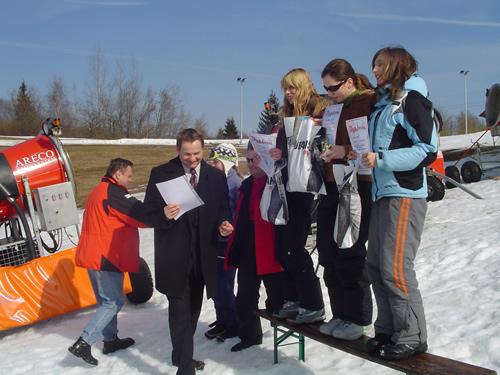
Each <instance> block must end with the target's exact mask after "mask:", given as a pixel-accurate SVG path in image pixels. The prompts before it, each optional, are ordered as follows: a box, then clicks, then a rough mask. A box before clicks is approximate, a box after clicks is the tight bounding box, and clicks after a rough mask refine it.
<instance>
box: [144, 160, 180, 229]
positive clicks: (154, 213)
mask: <svg viewBox="0 0 500 375" xmlns="http://www.w3.org/2000/svg"><path fill="white" fill-rule="evenodd" d="M158 174H159V170H158V167H155V168H153V169H152V170H151V174H150V176H149V181H148V186H147V188H146V195H145V196H144V216H145V220H146V221H147V222H148V223H150V225H151V226H153V227H155V228H162V229H168V228H170V226H171V225H172V224H173V221H174V220H168V219H167V218H166V217H165V213H164V211H163V209H164V207H165V206H166V205H167V204H166V203H165V201H164V200H163V197H162V196H161V194H160V191H159V190H158V187H157V186H156V184H157V183H158V182H161V181H160V179H159V176H158Z"/></svg>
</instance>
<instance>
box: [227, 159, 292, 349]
mask: <svg viewBox="0 0 500 375" xmlns="http://www.w3.org/2000/svg"><path fill="white" fill-rule="evenodd" d="M257 158H258V155H257V153H256V152H255V151H254V150H251V149H250V150H248V152H247V163H248V169H249V171H250V174H251V176H250V177H249V178H247V179H245V180H244V181H243V182H242V184H241V187H240V195H239V197H238V203H237V206H236V216H235V219H234V223H235V230H234V232H233V234H232V235H231V237H230V238H229V242H228V247H227V253H226V259H225V261H226V268H230V267H234V268H238V292H237V295H236V313H237V316H238V324H239V332H238V336H239V337H240V339H241V342H239V343H238V344H236V345H234V346H233V347H232V348H231V351H232V352H237V351H240V350H243V349H246V348H248V347H250V346H252V345H259V344H261V343H262V326H261V324H260V319H259V317H258V316H257V315H256V314H255V311H256V310H257V308H258V302H259V288H260V283H261V281H263V282H264V286H265V287H266V292H267V300H266V309H267V310H268V311H269V312H271V313H273V312H277V311H278V310H279V309H280V308H281V306H282V305H283V294H282V282H283V281H282V278H283V273H282V268H281V266H280V264H279V263H278V261H277V259H276V248H275V233H274V225H273V224H271V223H269V222H267V221H264V220H263V219H262V217H261V215H260V209H259V204H260V199H261V197H262V193H263V191H264V187H265V185H266V179H267V177H266V175H265V174H264V172H263V171H262V169H260V168H259V167H258V166H257V163H256V162H257V161H258V160H257Z"/></svg>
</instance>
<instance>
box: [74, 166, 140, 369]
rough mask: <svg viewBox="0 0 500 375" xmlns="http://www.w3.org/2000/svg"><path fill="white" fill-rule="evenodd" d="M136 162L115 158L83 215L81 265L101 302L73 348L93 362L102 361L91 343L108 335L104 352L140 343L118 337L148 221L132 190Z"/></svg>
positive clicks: (85, 358)
mask: <svg viewBox="0 0 500 375" xmlns="http://www.w3.org/2000/svg"><path fill="white" fill-rule="evenodd" d="M132 165H133V164H132V162H131V161H129V160H125V159H121V158H117V159H113V160H111V162H110V164H109V166H108V169H107V171H106V175H105V176H104V177H103V178H102V180H101V183H100V184H99V185H97V186H96V187H95V188H94V190H92V192H91V193H90V196H89V198H88V201H87V205H86V207H85V213H84V215H83V226H82V235H81V237H80V242H79V244H78V247H77V249H76V264H77V265H78V266H80V267H85V268H87V269H88V273H89V277H90V281H91V283H92V288H93V289H94V293H95V296H96V300H97V304H98V307H97V310H96V313H95V314H94V316H93V317H92V319H91V320H90V322H89V323H88V324H87V325H86V327H85V328H84V330H83V333H82V335H81V336H80V337H79V338H78V340H77V341H76V342H75V343H74V344H73V345H72V346H71V347H69V348H68V350H69V351H70V352H71V353H72V354H74V355H75V356H77V357H79V358H82V359H83V360H84V361H85V362H87V363H88V364H90V365H94V366H95V365H97V364H98V361H97V359H95V358H94V357H93V356H92V353H91V345H92V344H94V343H95V342H97V341H98V340H99V338H100V337H101V336H103V338H104V347H103V351H102V352H103V354H109V353H112V352H115V351H117V350H120V349H125V348H128V347H129V346H131V345H133V344H134V342H135V341H134V340H133V339H132V338H130V337H127V338H125V339H120V338H118V336H117V333H118V328H117V314H118V312H119V311H120V309H121V308H122V306H123V304H124V302H125V298H124V295H123V276H124V272H138V271H139V262H140V260H139V259H140V258H139V231H138V229H137V228H146V227H148V226H147V225H146V224H144V220H143V214H142V211H143V209H142V205H143V203H142V202H141V201H139V200H137V199H136V198H134V197H133V196H131V195H130V194H129V192H128V190H127V186H128V185H129V184H130V182H132V175H133V170H132Z"/></svg>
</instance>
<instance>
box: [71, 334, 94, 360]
mask: <svg viewBox="0 0 500 375" xmlns="http://www.w3.org/2000/svg"><path fill="white" fill-rule="evenodd" d="M68 350H69V352H70V353H71V354H73V355H74V356H76V357H78V358H81V359H83V360H84V361H85V362H87V363H88V364H89V365H92V366H97V364H98V361H97V359H95V358H94V357H93V356H92V353H91V350H90V345H89V344H87V343H86V342H85V340H83V339H82V338H81V337H79V338H78V340H76V342H75V343H74V344H73V345H71V346H70V347H69V348H68Z"/></svg>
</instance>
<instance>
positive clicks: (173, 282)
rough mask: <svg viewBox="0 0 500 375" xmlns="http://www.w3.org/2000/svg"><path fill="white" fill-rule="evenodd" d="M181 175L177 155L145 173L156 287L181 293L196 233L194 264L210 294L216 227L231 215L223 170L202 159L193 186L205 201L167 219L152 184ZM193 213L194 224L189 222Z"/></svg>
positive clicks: (176, 294) (213, 283)
mask: <svg viewBox="0 0 500 375" xmlns="http://www.w3.org/2000/svg"><path fill="white" fill-rule="evenodd" d="M183 175H184V168H183V167H182V164H181V161H180V159H179V158H178V157H177V158H175V159H172V160H170V161H169V162H168V163H166V164H162V165H160V166H157V167H154V168H153V169H152V170H151V175H150V176H149V182H148V187H147V189H146V196H145V198H144V204H145V209H146V216H147V218H148V222H151V223H152V224H153V226H154V247H155V283H156V289H157V290H158V291H159V292H161V293H164V294H166V295H168V296H172V297H179V296H181V295H182V293H183V291H184V290H185V288H186V286H187V285H188V282H189V275H190V272H191V269H192V267H193V261H194V259H193V258H194V254H195V249H193V242H195V241H193V239H194V238H195V237H193V236H197V237H196V238H198V240H199V241H198V243H199V256H200V260H199V263H198V264H201V272H202V275H203V279H204V281H205V284H206V286H207V297H208V298H210V297H212V296H213V295H214V294H215V289H216V270H217V241H218V239H219V238H220V236H219V230H218V228H219V225H220V224H221V223H222V222H223V221H224V220H230V218H231V213H230V210H229V201H228V189H227V182H226V177H225V175H224V173H223V172H221V171H219V170H217V169H216V168H214V167H212V166H210V165H208V164H207V163H206V162H205V161H202V162H201V166H200V176H199V180H198V185H197V187H196V190H197V192H198V194H199V195H200V197H201V199H203V201H204V202H205V204H204V205H202V206H200V207H198V208H195V209H194V210H192V211H190V212H187V213H185V214H183V215H182V216H181V217H180V218H179V219H177V220H167V219H166V218H165V214H164V212H163V208H164V207H165V206H166V203H165V201H164V200H163V198H162V197H161V195H160V192H159V191H158V188H157V187H156V184H157V183H158V182H163V181H168V180H171V179H174V178H177V177H180V176H183ZM195 211H196V212H195ZM196 215H197V217H198V225H197V228H196V226H194V225H193V217H196Z"/></svg>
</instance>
